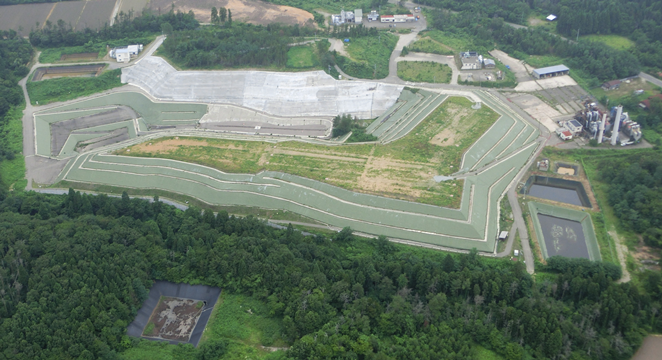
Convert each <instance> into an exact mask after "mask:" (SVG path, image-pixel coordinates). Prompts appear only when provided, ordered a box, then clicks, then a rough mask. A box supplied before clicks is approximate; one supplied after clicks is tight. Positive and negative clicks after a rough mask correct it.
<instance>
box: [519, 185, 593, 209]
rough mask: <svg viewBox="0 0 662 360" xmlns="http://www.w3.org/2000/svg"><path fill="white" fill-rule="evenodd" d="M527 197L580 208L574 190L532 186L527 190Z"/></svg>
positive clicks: (577, 196)
mask: <svg viewBox="0 0 662 360" xmlns="http://www.w3.org/2000/svg"><path fill="white" fill-rule="evenodd" d="M529 195H531V196H535V197H537V198H541V199H547V200H554V201H559V202H562V203H566V204H572V205H577V206H582V205H583V204H582V201H581V200H580V199H579V194H577V190H575V189H563V188H559V187H554V186H546V185H538V184H533V185H531V187H530V188H529Z"/></svg>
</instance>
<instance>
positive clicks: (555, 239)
mask: <svg viewBox="0 0 662 360" xmlns="http://www.w3.org/2000/svg"><path fill="white" fill-rule="evenodd" d="M538 221H539V222H540V229H541V230H542V233H543V237H544V244H545V248H546V249H547V256H548V257H552V256H556V255H560V256H565V257H569V258H585V259H590V257H589V254H588V248H587V246H586V239H585V238H584V231H583V230H582V224H581V223H580V222H578V221H573V220H568V219H562V218H558V217H554V216H549V215H544V214H538Z"/></svg>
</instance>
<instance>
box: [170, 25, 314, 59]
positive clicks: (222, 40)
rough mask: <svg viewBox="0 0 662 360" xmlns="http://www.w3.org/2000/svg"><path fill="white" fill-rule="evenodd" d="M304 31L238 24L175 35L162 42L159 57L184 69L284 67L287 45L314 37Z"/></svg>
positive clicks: (292, 28)
mask: <svg viewBox="0 0 662 360" xmlns="http://www.w3.org/2000/svg"><path fill="white" fill-rule="evenodd" d="M314 34H315V32H314V29H312V28H308V27H299V26H297V25H295V26H287V25H279V24H272V25H267V26H261V25H251V24H244V23H238V24H235V25H234V26H225V27H216V26H215V27H208V28H205V29H204V30H202V31H197V30H196V31H180V32H175V33H173V34H172V35H171V36H168V38H167V39H166V40H165V41H164V42H163V48H162V51H163V53H164V54H165V55H166V56H168V57H169V58H170V59H172V60H174V61H175V62H176V63H178V64H182V65H184V66H188V67H236V66H242V67H246V66H270V65H275V66H278V67H281V66H285V64H286V63H287V52H288V50H289V49H290V44H291V43H293V42H295V41H296V38H298V37H301V36H312V35H314Z"/></svg>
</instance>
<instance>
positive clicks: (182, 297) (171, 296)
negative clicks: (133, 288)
mask: <svg viewBox="0 0 662 360" xmlns="http://www.w3.org/2000/svg"><path fill="white" fill-rule="evenodd" d="M220 294H221V289H220V288H217V287H211V286H206V285H188V284H175V283H171V282H168V281H156V282H155V283H154V286H152V288H151V289H150V290H149V296H148V298H147V300H145V302H144V303H143V306H142V307H141V308H140V310H138V314H137V315H136V318H135V319H134V320H133V322H132V323H131V324H129V327H128V328H127V331H126V332H127V335H129V336H133V337H142V338H144V339H147V340H154V341H167V342H170V343H171V344H180V343H189V344H192V345H193V346H197V345H198V342H200V337H201V336H202V333H203V332H204V330H205V327H206V326H207V321H209V317H210V316H211V312H212V309H214V306H215V305H216V301H217V300H218V297H219V295H220ZM151 324H153V325H151Z"/></svg>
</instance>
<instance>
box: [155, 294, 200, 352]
mask: <svg viewBox="0 0 662 360" xmlns="http://www.w3.org/2000/svg"><path fill="white" fill-rule="evenodd" d="M203 307H204V302H203V301H200V300H192V299H182V298H175V297H165V296H162V297H161V300H160V301H159V304H158V305H157V306H156V308H155V309H154V312H153V313H152V316H151V317H150V318H149V321H148V322H147V326H145V330H144V331H143V336H145V337H150V338H161V339H166V340H176V341H183V342H187V341H189V338H190V337H191V333H193V329H195V325H196V324H197V322H198V318H199V317H200V314H201V313H202V309H203Z"/></svg>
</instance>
